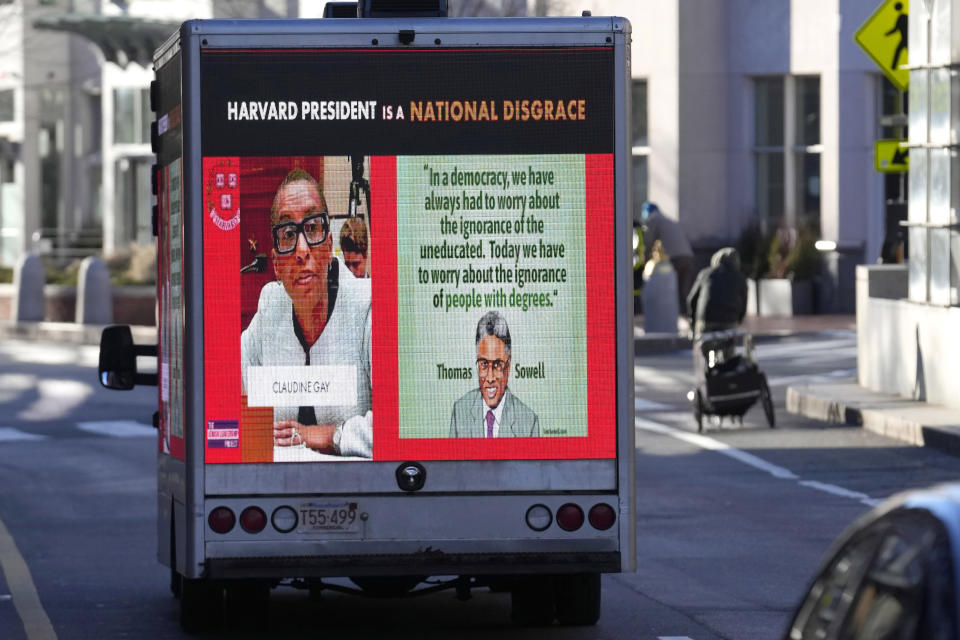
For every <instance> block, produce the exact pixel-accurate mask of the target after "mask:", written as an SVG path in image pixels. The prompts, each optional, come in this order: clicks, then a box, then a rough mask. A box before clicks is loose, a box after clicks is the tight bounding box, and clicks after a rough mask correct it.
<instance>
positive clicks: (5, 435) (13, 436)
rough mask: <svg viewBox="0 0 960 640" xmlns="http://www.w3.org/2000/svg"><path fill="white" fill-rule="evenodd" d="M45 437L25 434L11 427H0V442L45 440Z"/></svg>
mask: <svg viewBox="0 0 960 640" xmlns="http://www.w3.org/2000/svg"><path fill="white" fill-rule="evenodd" d="M46 439H47V436H41V435H39V434H36V433H27V432H26V431H20V429H14V428H13V427H0V442H10V441H13V440H46Z"/></svg>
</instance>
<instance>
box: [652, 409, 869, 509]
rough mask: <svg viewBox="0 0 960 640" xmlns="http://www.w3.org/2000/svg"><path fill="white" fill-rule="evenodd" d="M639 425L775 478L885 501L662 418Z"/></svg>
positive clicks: (864, 500)
mask: <svg viewBox="0 0 960 640" xmlns="http://www.w3.org/2000/svg"><path fill="white" fill-rule="evenodd" d="M636 427H637V428H638V429H643V430H644V431H650V432H653V433H659V434H661V435H666V436H670V437H671V438H676V439H677V440H682V441H683V442H687V443H689V444H692V445H694V446H697V447H700V448H701V449H706V450H708V451H716V452H717V453H720V454H723V455H725V456H728V457H730V458H733V459H734V460H738V461H740V462H742V463H744V464H747V465H750V466H751V467H754V468H755V469H759V470H760V471H764V472H766V473H769V474H770V475H772V476H773V477H774V478H780V479H781V480H796V481H797V484H799V485H800V486H803V487H807V488H808V489H814V490H816V491H823V492H824V493H829V494H830V495H834V496H841V497H843V498H851V499H853V500H856V501H858V502H860V503H862V504H865V505H867V506H870V507H873V506H876V505H878V504H880V502H882V500H878V499H876V498H871V497H870V496H868V495H867V494H865V493H860V492H859V491H850V490H849V489H844V488H843V487H839V486H837V485H834V484H826V483H824V482H818V481H816V480H803V479H802V478H800V476H798V475H796V474H795V473H793V472H792V471H790V470H789V469H786V468H784V467H780V466H777V465H775V464H771V463H769V462H767V461H766V460H763V459H762V458H758V457H757V456H755V455H753V454H751V453H747V452H746V451H740V450H739V449H735V448H734V447H731V446H730V445H728V444H726V443H724V442H720V441H719V440H715V439H713V438H711V437H709V436H703V435H700V434H696V433H689V432H687V431H682V430H680V429H674V428H673V427H668V426H667V425H665V424H660V423H659V422H653V421H651V420H645V419H643V418H636Z"/></svg>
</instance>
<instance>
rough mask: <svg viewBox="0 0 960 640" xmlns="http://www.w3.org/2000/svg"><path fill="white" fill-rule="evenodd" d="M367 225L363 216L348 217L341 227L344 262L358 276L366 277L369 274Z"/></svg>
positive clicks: (341, 247) (341, 249) (341, 250)
mask: <svg viewBox="0 0 960 640" xmlns="http://www.w3.org/2000/svg"><path fill="white" fill-rule="evenodd" d="M368 249H369V245H368V243H367V225H366V224H365V223H364V221H363V220H362V219H361V218H347V221H346V222H344V223H343V226H342V227H340V252H341V253H342V254H343V263H344V264H345V265H347V269H350V273H352V274H353V275H354V276H356V277H357V278H366V277H368V274H367V251H368Z"/></svg>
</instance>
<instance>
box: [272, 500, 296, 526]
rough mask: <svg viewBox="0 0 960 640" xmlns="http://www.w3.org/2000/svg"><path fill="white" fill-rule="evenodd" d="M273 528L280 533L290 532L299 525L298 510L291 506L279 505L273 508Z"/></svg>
mask: <svg viewBox="0 0 960 640" xmlns="http://www.w3.org/2000/svg"><path fill="white" fill-rule="evenodd" d="M272 520H273V528H274V529H276V530H277V531H279V532H280V533H290V532H291V531H293V530H294V528H296V526H297V512H296V511H294V510H293V509H292V508H290V507H286V506H284V507H277V508H276V509H274V510H273V517H272Z"/></svg>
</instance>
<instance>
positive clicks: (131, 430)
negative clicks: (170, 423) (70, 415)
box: [77, 420, 157, 438]
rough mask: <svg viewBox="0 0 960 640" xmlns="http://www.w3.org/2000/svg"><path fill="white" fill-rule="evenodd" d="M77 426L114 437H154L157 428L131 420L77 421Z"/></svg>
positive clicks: (90, 431)
mask: <svg viewBox="0 0 960 640" xmlns="http://www.w3.org/2000/svg"><path fill="white" fill-rule="evenodd" d="M77 428H78V429H80V430H82V431H86V432H87V433H95V434H97V435H101V436H112V437H114V438H146V437H149V436H152V437H156V435H157V430H156V429H154V428H153V427H151V426H150V425H146V424H143V423H140V422H134V421H133V420H103V421H100V422H78V423H77Z"/></svg>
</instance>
